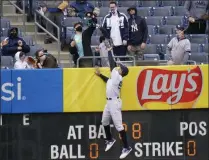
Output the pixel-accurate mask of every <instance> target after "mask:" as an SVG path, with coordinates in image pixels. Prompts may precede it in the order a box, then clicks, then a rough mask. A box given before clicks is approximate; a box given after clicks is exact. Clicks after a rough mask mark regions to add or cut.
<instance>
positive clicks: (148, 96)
mask: <svg viewBox="0 0 209 160" xmlns="http://www.w3.org/2000/svg"><path fill="white" fill-rule="evenodd" d="M101 72H102V73H103V74H105V75H107V76H109V75H110V73H109V69H108V68H105V69H102V70H101ZM63 75H64V112H92V111H103V109H104V106H105V103H106V96H105V87H106V86H105V83H104V82H103V81H102V80H101V79H100V78H99V77H97V76H95V75H94V69H81V70H80V69H79V70H77V71H76V70H71V69H65V70H64V73H63ZM121 98H122V101H123V110H126V111H127V110H170V109H192V108H208V66H207V65H201V66H160V67H130V72H129V75H128V76H127V77H125V78H124V82H123V86H122V91H121Z"/></svg>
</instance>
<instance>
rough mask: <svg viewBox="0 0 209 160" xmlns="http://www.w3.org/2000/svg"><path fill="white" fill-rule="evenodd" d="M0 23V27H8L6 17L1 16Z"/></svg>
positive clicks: (8, 23)
mask: <svg viewBox="0 0 209 160" xmlns="http://www.w3.org/2000/svg"><path fill="white" fill-rule="evenodd" d="M0 25H1V27H0V28H10V26H11V25H10V21H9V20H8V19H6V18H1V19H0Z"/></svg>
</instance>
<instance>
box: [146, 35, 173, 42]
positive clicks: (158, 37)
mask: <svg viewBox="0 0 209 160" xmlns="http://www.w3.org/2000/svg"><path fill="white" fill-rule="evenodd" d="M168 40H169V37H168V35H166V34H156V35H149V38H148V41H147V43H148V44H150V43H151V44H167V43H168Z"/></svg>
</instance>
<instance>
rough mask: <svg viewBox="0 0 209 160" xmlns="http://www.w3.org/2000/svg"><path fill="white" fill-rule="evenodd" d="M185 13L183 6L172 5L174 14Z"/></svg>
mask: <svg viewBox="0 0 209 160" xmlns="http://www.w3.org/2000/svg"><path fill="white" fill-rule="evenodd" d="M185 13H186V11H185V9H184V6H176V7H174V15H175V16H184V15H185Z"/></svg>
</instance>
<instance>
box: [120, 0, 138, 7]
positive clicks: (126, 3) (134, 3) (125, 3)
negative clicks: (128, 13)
mask: <svg viewBox="0 0 209 160" xmlns="http://www.w3.org/2000/svg"><path fill="white" fill-rule="evenodd" d="M137 5H138V2H137V1H127V0H118V6H119V7H131V6H136V7H137Z"/></svg>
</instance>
